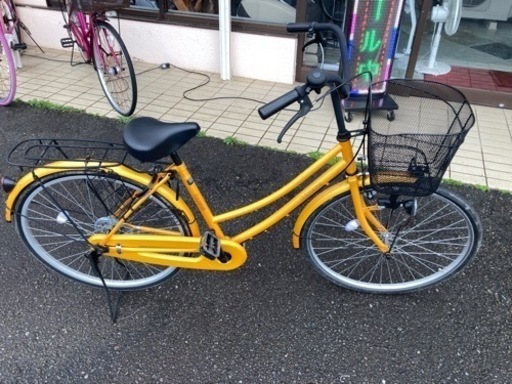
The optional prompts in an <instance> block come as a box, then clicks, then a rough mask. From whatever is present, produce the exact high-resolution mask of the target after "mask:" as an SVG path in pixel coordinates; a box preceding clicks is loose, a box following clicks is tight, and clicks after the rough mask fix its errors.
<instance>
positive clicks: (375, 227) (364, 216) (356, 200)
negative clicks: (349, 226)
mask: <svg viewBox="0 0 512 384" xmlns="http://www.w3.org/2000/svg"><path fill="white" fill-rule="evenodd" d="M340 146H341V153H342V155H343V158H344V159H354V153H353V149H352V143H351V140H347V141H342V142H340ZM345 174H346V180H347V182H348V185H349V189H350V195H351V197H352V203H353V205H354V210H355V214H356V219H357V221H358V223H359V225H360V226H361V228H362V229H363V231H364V233H365V234H366V235H367V236H368V237H369V238H370V239H371V240H372V241H373V243H374V244H375V246H376V247H377V248H379V250H380V251H381V252H383V253H388V252H389V251H390V248H389V246H388V245H387V244H386V243H385V242H383V241H382V239H381V236H379V234H380V235H383V234H385V233H386V232H387V229H386V227H384V225H382V223H381V222H380V221H379V220H378V219H377V218H376V217H375V215H374V214H373V211H376V210H378V207H377V205H373V206H367V205H366V202H365V201H364V198H363V196H362V194H361V187H360V178H361V177H363V178H364V176H361V175H359V174H358V169H357V164H356V162H355V161H351V162H350V163H349V164H348V165H347V168H346V170H345ZM363 183H364V180H363Z"/></svg>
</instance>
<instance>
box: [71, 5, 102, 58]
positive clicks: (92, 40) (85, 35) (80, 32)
mask: <svg viewBox="0 0 512 384" xmlns="http://www.w3.org/2000/svg"><path fill="white" fill-rule="evenodd" d="M67 16H68V28H69V32H70V33H71V36H73V38H74V39H75V41H76V43H77V45H78V47H79V48H80V50H81V53H82V56H83V58H84V61H85V62H86V63H90V62H91V61H92V60H93V59H94V54H95V52H96V51H95V44H97V43H96V42H97V40H96V36H95V30H94V23H95V21H96V20H97V18H98V15H97V14H88V13H84V12H81V11H79V10H78V9H77V8H76V4H75V3H71V4H70V5H69V11H68V12H67ZM72 17H76V20H73V21H72V20H71V18H72ZM71 60H73V56H72V57H71Z"/></svg>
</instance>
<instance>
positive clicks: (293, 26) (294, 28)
mask: <svg viewBox="0 0 512 384" xmlns="http://www.w3.org/2000/svg"><path fill="white" fill-rule="evenodd" d="M310 29H311V23H290V24H288V25H287V26H286V30H287V31H288V32H291V33H294V32H295V33H298V32H307V31H309V30H310Z"/></svg>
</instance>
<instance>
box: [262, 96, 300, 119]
mask: <svg viewBox="0 0 512 384" xmlns="http://www.w3.org/2000/svg"><path fill="white" fill-rule="evenodd" d="M299 98H300V94H299V92H298V91H297V90H296V89H292V90H291V91H290V92H287V93H285V94H284V95H282V96H280V97H278V98H277V99H275V100H273V101H271V102H270V103H268V104H265V105H264V106H263V107H260V108H259V109H258V113H259V115H260V117H261V118H262V119H263V120H265V119H268V118H269V117H270V116H272V115H273V114H275V113H277V112H279V111H280V110H282V109H284V108H286V107H287V106H289V105H290V104H292V103H294V102H296V101H297V100H299Z"/></svg>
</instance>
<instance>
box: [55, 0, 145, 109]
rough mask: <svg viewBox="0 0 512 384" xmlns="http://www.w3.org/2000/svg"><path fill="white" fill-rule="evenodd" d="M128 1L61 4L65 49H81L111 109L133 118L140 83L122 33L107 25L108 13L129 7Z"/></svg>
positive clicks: (77, 0) (75, 0) (80, 0)
mask: <svg viewBox="0 0 512 384" xmlns="http://www.w3.org/2000/svg"><path fill="white" fill-rule="evenodd" d="M129 4H130V2H129V0H71V1H70V2H68V3H66V4H62V7H61V9H62V14H63V17H64V20H65V23H66V24H65V26H64V27H65V28H66V29H67V31H68V34H69V37H67V38H64V39H61V45H62V47H64V48H70V47H71V48H73V51H72V53H71V65H72V66H74V65H76V64H75V63H74V61H73V53H74V47H75V46H76V47H78V50H79V51H80V53H81V55H82V58H83V61H84V62H85V63H87V64H92V65H93V66H94V69H95V70H96V73H97V74H98V79H99V81H100V84H101V88H102V89H103V92H104V93H105V96H106V97H107V99H108V101H109V102H110V104H111V105H112V107H113V108H114V109H115V110H116V111H117V112H119V113H120V114H121V115H124V116H130V115H131V114H132V113H133V111H134V110H135V106H136V105H137V82H136V80H135V71H134V69H133V64H132V61H131V59H130V55H129V54H128V50H127V49H126V46H125V44H124V42H123V40H122V39H121V36H120V35H119V33H118V32H117V31H116V30H115V29H114V27H112V25H110V24H109V23H108V19H107V16H106V14H105V13H106V12H107V11H112V10H116V9H120V8H125V7H128V6H129Z"/></svg>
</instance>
